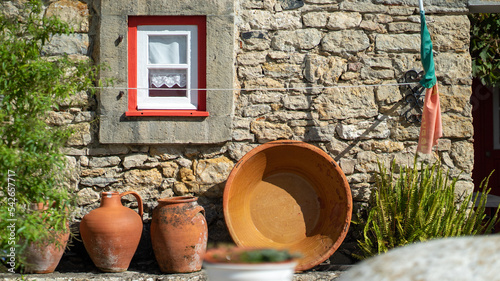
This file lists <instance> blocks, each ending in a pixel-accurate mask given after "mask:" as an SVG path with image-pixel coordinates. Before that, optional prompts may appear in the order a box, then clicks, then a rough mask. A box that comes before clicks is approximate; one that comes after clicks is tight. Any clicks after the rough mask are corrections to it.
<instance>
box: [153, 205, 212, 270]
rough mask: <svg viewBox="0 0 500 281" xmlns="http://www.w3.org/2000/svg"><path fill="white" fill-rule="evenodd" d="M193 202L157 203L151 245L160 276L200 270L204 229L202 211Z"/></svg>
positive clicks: (205, 235)
mask: <svg viewBox="0 0 500 281" xmlns="http://www.w3.org/2000/svg"><path fill="white" fill-rule="evenodd" d="M197 199H198V198H197V197H192V196H181V197H172V198H164V199H159V200H158V203H159V204H158V206H157V207H156V208H155V209H154V211H153V218H152V222H151V243H152V246H153V250H154V253H155V256H156V260H157V261H158V265H159V266H160V270H161V271H162V272H165V273H186V272H194V271H199V270H201V266H202V263H203V256H204V255H205V251H206V249H207V238H208V227H207V222H206V220H205V209H203V207H202V206H200V205H198V202H197Z"/></svg>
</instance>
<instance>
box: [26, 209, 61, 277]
mask: <svg viewBox="0 0 500 281" xmlns="http://www.w3.org/2000/svg"><path fill="white" fill-rule="evenodd" d="M48 208H49V204H48V203H32V204H31V206H30V209H31V210H34V211H40V212H43V211H44V210H47V209H48ZM69 234H70V231H69V227H68V226H66V229H64V230H61V231H57V232H56V231H50V233H49V237H48V238H47V239H44V240H42V241H34V242H30V243H29V244H28V246H27V247H26V249H24V251H23V256H24V258H25V267H24V271H25V272H26V273H52V272H54V270H55V269H56V267H57V265H58V264H59V261H61V257H62V256H63V254H64V250H65V249H66V245H67V244H68V240H69Z"/></svg>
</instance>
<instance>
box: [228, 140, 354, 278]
mask: <svg viewBox="0 0 500 281" xmlns="http://www.w3.org/2000/svg"><path fill="white" fill-rule="evenodd" d="M223 202H224V217H225V220H226V224H227V227H228V229H229V233H230V234H231V237H232V238H233V240H234V242H235V243H236V244H237V245H238V246H242V247H273V248H287V249H289V250H290V251H291V252H300V253H301V254H302V258H301V259H299V260H298V265H297V267H296V270H297V271H302V270H307V269H310V268H312V267H314V266H316V265H318V264H320V263H321V262H323V261H325V260H326V259H327V258H329V257H330V255H332V254H333V253H334V252H335V251H336V250H337V248H338V247H339V246H340V244H341V243H342V241H343V240H344V238H345V236H346V234H347V230H348V228H349V224H350V221H351V212H352V198H351V192H350V188H349V184H348V183H347V180H346V178H345V175H344V173H343V172H342V170H341V169H340V167H339V166H338V165H337V163H335V161H334V160H333V159H332V158H331V157H330V156H329V155H328V154H326V153H325V152H324V151H323V150H321V149H320V148H318V147H316V146H313V145H310V144H307V143H304V142H299V141H274V142H269V143H266V144H263V145H260V146H258V147H257V148H255V149H253V150H251V151H250V152H249V153H247V154H246V155H245V156H244V157H243V158H242V159H241V160H240V161H239V162H238V163H237V164H236V166H235V167H234V169H233V170H232V171H231V174H230V175H229V178H228V180H227V183H226V187H225V190H224V201H223Z"/></svg>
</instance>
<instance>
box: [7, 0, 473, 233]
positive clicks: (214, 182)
mask: <svg viewBox="0 0 500 281" xmlns="http://www.w3.org/2000/svg"><path fill="white" fill-rule="evenodd" d="M17 1H20V0H16V1H14V2H13V3H12V4H11V5H10V6H11V9H12V12H15V10H16V2H17ZM98 2H99V0H88V1H86V2H80V1H78V0H58V1H54V0H51V1H47V10H46V13H47V14H57V15H59V16H61V17H62V18H63V19H68V20H69V21H70V22H71V24H72V25H73V26H74V27H75V31H76V32H77V33H76V34H75V35H72V36H62V37H57V38H54V39H53V40H52V41H51V45H50V46H49V47H48V48H47V49H46V52H47V53H48V54H50V55H59V54H62V53H67V54H71V55H74V56H82V57H90V56H92V53H93V52H94V54H95V53H96V52H98V50H97V49H96V48H93V44H92V42H93V36H95V34H96V26H97V24H98V21H99V15H98V14H96V11H97V9H95V5H98V4H99V3H98ZM406 2H407V1H402V0H401V1H397V0H394V1H393V0H373V1H368V0H359V1H355V0H305V1H288V0H239V1H237V3H235V7H236V8H235V15H236V20H235V25H236V29H237V34H236V35H237V36H236V41H237V42H236V44H235V46H236V50H234V52H235V54H236V58H235V61H236V65H235V68H236V73H237V77H235V80H234V87H235V88H241V89H242V90H241V91H238V92H237V94H235V96H234V101H235V102H234V103H235V108H234V119H233V128H232V141H229V142H226V143H219V144H213V145H193V144H185V145H149V146H146V145H140V144H137V145H119V144H118V145H102V144H99V136H98V118H99V115H98V114H97V113H96V108H97V105H96V103H97V102H96V99H95V97H91V96H88V95H87V94H85V93H81V94H79V95H76V96H75V97H74V98H73V99H72V100H71V101H68V103H67V104H65V107H63V109H62V110H61V111H58V112H51V113H50V114H49V117H48V120H47V121H48V122H49V123H50V124H52V125H57V126H66V125H68V126H71V127H73V128H74V129H75V130H76V134H75V135H74V136H73V137H72V138H71V140H70V141H69V143H68V148H67V155H68V156H67V157H68V160H69V167H71V169H72V171H73V173H72V176H71V179H72V182H71V187H70V188H71V189H73V190H74V191H75V192H76V193H78V204H79V206H80V207H79V210H78V213H77V214H76V220H75V221H76V222H77V221H78V220H79V219H80V218H81V217H82V216H83V215H85V214H86V213H87V212H89V211H90V210H92V209H94V208H96V207H98V205H99V193H100V192H101V191H109V190H114V191H119V192H122V191H126V190H135V191H137V192H139V194H140V195H141V196H142V197H143V199H144V202H145V206H144V207H145V216H144V220H145V221H146V222H148V221H149V219H150V217H151V212H152V210H153V208H154V207H155V206H156V199H158V198H161V197H168V196H174V195H187V194H193V195H196V196H199V197H200V198H199V202H200V203H201V204H202V205H203V206H204V207H205V208H206V216H207V221H208V225H209V239H210V240H211V241H229V240H230V237H229V234H228V233H227V230H226V227H225V224H224V220H223V212H222V205H221V202H222V193H223V189H224V183H225V180H226V178H227V177H228V175H229V173H230V171H231V169H232V167H233V166H234V164H235V163H236V162H237V161H238V160H239V159H240V158H241V157H243V155H244V154H245V153H246V152H248V151H249V150H250V149H252V148H254V147H256V146H258V145H259V144H262V143H265V142H268V141H272V140H276V139H294V140H301V141H305V142H308V143H312V144H314V145H317V146H319V147H321V148H322V149H323V150H325V151H326V152H327V153H329V154H330V155H331V156H332V157H333V158H334V159H335V160H336V161H337V162H338V163H339V164H340V166H341V168H342V169H343V171H344V173H345V174H346V175H347V178H348V180H349V183H350V186H351V189H352V194H353V198H354V201H355V208H359V207H361V206H364V205H366V204H367V201H368V198H369V196H370V192H371V190H372V188H373V183H374V178H373V173H374V172H376V171H377V160H379V161H381V162H383V163H385V164H388V163H390V162H391V161H393V160H394V161H395V162H396V163H397V164H398V165H400V164H407V163H412V162H413V157H414V153H415V151H416V145H417V137H418V133H419V124H415V123H408V122H407V121H406V120H405V118H404V117H402V116H401V114H402V113H403V112H405V110H406V109H407V106H406V105H405V103H404V102H403V96H404V95H405V93H406V92H405V91H406V90H405V87H404V86H398V85H396V84H397V83H399V82H402V78H403V75H404V73H405V72H406V71H408V70H411V69H417V70H421V64H420V54H419V49H420V45H419V44H420V40H419V38H420V36H419V30H420V24H419V21H420V19H419V16H418V8H417V7H416V5H417V3H413V2H412V3H411V6H408V5H409V4H408V3H406ZM435 2H436V1H435ZM466 13H467V9H466V7H465V4H464V3H462V2H454V3H449V1H437V2H436V3H434V6H430V5H429V6H428V7H427V21H428V26H429V29H430V33H431V35H432V39H433V43H434V51H435V62H436V73H437V76H438V81H439V82H438V83H439V86H440V91H441V107H442V114H443V117H442V118H443V129H444V137H443V138H442V139H441V140H440V143H439V146H438V147H437V149H435V150H434V154H433V155H430V156H423V158H422V159H424V160H426V161H434V159H437V158H441V159H442V162H443V164H444V165H446V166H447V167H449V168H450V171H451V174H452V175H455V176H458V175H460V180H459V181H458V183H457V186H458V187H459V188H460V189H461V190H466V191H471V190H472V188H473V183H472V179H471V172H472V168H473V146H472V137H473V127H472V117H471V106H470V104H469V97H470V95H471V81H472V80H471V58H470V56H469V53H468V47H469V21H468V19H467V16H466ZM381 84H386V85H381ZM257 89H258V90H257ZM208 99H210V93H208ZM460 171H463V173H461V174H460ZM127 199H129V200H130V202H131V205H132V206H134V204H135V203H134V200H133V198H127Z"/></svg>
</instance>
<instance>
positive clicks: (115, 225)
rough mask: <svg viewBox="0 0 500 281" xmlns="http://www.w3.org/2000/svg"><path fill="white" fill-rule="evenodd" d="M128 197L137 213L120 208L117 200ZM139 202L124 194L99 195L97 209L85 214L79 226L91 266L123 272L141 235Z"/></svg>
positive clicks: (138, 197) (139, 198) (135, 194)
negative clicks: (137, 209) (134, 203)
mask: <svg viewBox="0 0 500 281" xmlns="http://www.w3.org/2000/svg"><path fill="white" fill-rule="evenodd" d="M128 194H132V195H134V196H135V198H136V199H137V202H138V203H139V214H137V213H136V212H135V211H133V210H132V209H129V208H127V207H124V206H123V205H122V203H121V200H120V199H121V198H122V197H123V196H125V195H128ZM142 214H143V209H142V199H141V197H140V196H139V194H138V193H136V192H133V191H127V192H123V193H121V194H119V193H118V192H103V193H101V206H100V207H99V208H97V209H95V210H92V211H91V212H89V213H88V214H87V215H85V216H84V217H83V219H82V222H81V223H80V234H81V236H82V240H83V244H84V245H85V249H86V250H87V252H88V254H89V256H90V258H91V259H92V261H93V262H94V264H95V265H96V266H97V267H98V268H99V269H100V270H102V271H104V272H122V271H126V270H127V269H128V267H129V265H130V261H131V260H132V257H133V256H134V253H135V251H136V250H137V246H138V245H139V241H140V239H141V235H142Z"/></svg>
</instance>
